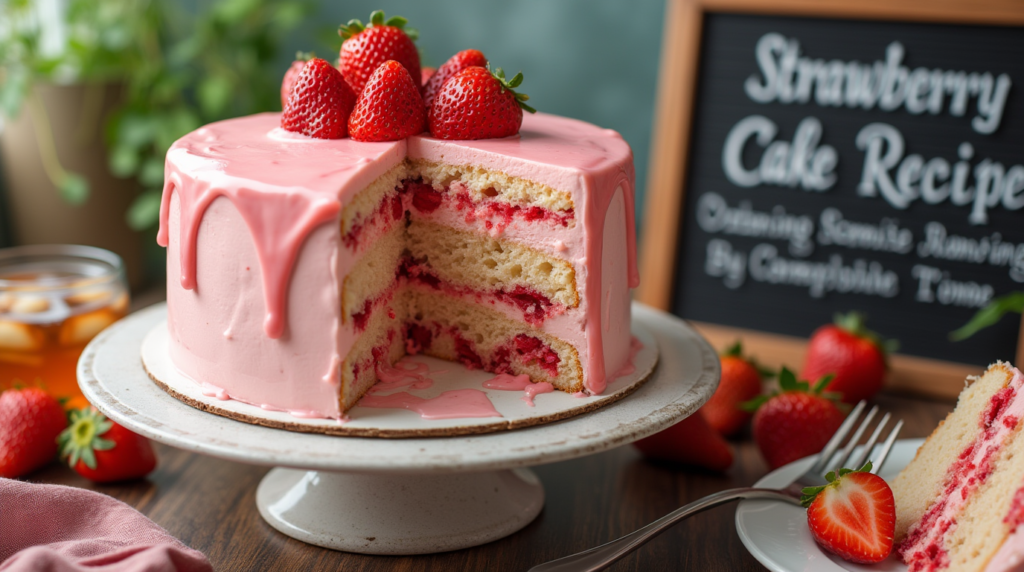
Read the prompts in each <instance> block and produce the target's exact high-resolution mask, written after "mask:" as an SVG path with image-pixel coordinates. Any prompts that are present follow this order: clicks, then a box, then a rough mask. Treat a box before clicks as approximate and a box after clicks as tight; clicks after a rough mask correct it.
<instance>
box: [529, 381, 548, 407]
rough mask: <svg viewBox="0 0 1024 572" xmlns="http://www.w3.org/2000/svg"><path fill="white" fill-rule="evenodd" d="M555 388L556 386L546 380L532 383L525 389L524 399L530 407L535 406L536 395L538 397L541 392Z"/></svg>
mask: <svg viewBox="0 0 1024 572" xmlns="http://www.w3.org/2000/svg"><path fill="white" fill-rule="evenodd" d="M554 390H555V386H553V385H551V384H550V383H548V382H546V381H540V382H537V383H533V384H530V385H528V386H527V387H526V389H524V390H523V401H525V402H526V404H527V405H529V406H530V407H533V398H534V397H537V396H538V395H540V394H541V393H551V392H552V391H554Z"/></svg>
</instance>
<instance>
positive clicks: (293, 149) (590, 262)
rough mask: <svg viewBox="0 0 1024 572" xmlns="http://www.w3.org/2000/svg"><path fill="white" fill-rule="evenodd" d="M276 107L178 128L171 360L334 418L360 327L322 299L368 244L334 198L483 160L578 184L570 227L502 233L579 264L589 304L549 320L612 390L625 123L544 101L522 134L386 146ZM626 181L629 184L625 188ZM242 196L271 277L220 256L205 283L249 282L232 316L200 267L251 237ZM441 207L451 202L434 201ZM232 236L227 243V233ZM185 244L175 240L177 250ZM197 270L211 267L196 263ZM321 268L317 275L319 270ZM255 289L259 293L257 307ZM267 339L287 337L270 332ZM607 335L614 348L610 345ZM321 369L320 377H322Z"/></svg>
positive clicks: (170, 173) (170, 170)
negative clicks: (313, 308) (352, 231)
mask: <svg viewBox="0 0 1024 572" xmlns="http://www.w3.org/2000/svg"><path fill="white" fill-rule="evenodd" d="M279 117H280V116H279V114H261V115H254V116H250V117H246V118H240V119H234V120H228V121H222V122H218V123H214V124H211V125H208V126H206V127H204V128H201V129H199V130H197V131H195V132H193V133H191V134H189V135H187V136H185V137H183V138H182V139H181V140H179V141H178V142H176V143H175V144H174V146H173V147H172V149H171V151H169V152H168V155H167V168H166V173H167V178H166V182H165V192H164V196H163V199H162V202H161V213H160V232H159V236H158V242H159V243H160V244H162V245H168V243H169V242H172V240H171V237H170V236H169V235H170V222H169V219H170V218H171V211H172V202H171V199H172V197H174V196H177V197H178V200H177V201H176V202H175V203H174V204H175V205H176V206H175V207H174V213H175V214H174V217H176V218H175V220H176V221H178V222H176V223H175V224H177V227H176V229H177V230H176V231H175V233H174V235H175V236H174V239H173V242H175V243H176V244H174V245H172V246H173V248H171V249H169V257H168V262H169V264H173V265H174V266H175V268H173V269H172V268H168V276H169V280H171V281H174V282H175V284H174V286H184V287H186V288H187V287H191V288H192V289H191V290H185V289H183V288H180V287H179V288H178V291H179V292H180V293H173V294H169V296H168V306H169V317H168V327H169V330H170V332H171V334H172V342H171V346H172V349H171V358H172V359H173V360H174V362H175V364H176V365H177V366H178V367H179V368H180V369H181V370H182V371H183V372H185V373H186V374H187V375H189V376H190V377H192V378H193V379H217V380H220V381H219V382H220V383H222V384H223V385H224V386H225V387H226V388H227V390H228V391H229V392H230V393H231V395H232V396H237V397H238V398H240V399H241V400H244V401H246V402H248V403H255V404H260V403H274V404H276V405H278V406H281V408H282V409H294V410H311V409H318V410H319V409H320V408H323V409H322V410H321V411H320V413H322V414H323V415H324V416H329V417H335V418H336V417H338V416H339V415H340V411H339V410H338V408H337V405H336V404H330V403H328V401H329V399H327V395H329V393H328V392H333V393H334V395H336V392H337V389H336V384H330V383H324V382H323V381H321V380H322V379H323V378H329V377H334V376H335V375H336V372H338V371H339V370H338V369H337V368H336V362H335V361H334V360H338V359H340V358H341V357H343V356H345V355H347V354H348V351H349V350H350V349H351V347H352V346H353V344H354V343H355V340H356V339H358V337H359V333H358V332H354V331H353V329H352V328H351V326H350V325H347V324H344V323H343V322H342V321H341V317H340V312H339V310H338V309H337V307H336V306H338V304H339V303H338V301H337V300H336V299H333V300H330V301H325V299H322V297H323V296H324V295H326V294H327V293H328V291H329V290H330V289H332V288H333V292H335V295H334V298H336V297H337V294H336V292H338V291H339V289H340V284H341V281H342V279H343V278H344V277H345V276H346V275H347V273H348V271H349V270H350V269H351V268H352V266H353V265H354V264H355V262H356V261H357V260H358V257H359V255H360V254H359V252H349V251H348V250H347V249H346V247H344V245H343V241H342V237H341V236H340V229H339V227H340V224H338V223H339V209H340V208H341V207H342V206H343V205H345V204H346V203H347V202H348V201H350V200H351V199H352V198H353V197H354V196H355V194H356V193H357V192H358V191H360V190H362V189H363V188H365V187H366V186H367V185H369V184H370V183H371V182H372V181H373V180H375V179H376V178H378V177H379V176H380V175H382V174H383V173H385V172H387V171H388V170H389V169H390V168H392V167H394V166H395V165H397V164H398V163H400V162H401V161H402V159H403V158H405V157H407V156H408V157H410V158H413V159H417V158H422V159H428V160H436V161H439V162H444V163H449V164H468V165H478V166H481V167H484V168H488V169H493V170H497V171H501V172H504V173H507V174H509V175H512V176H517V177H521V178H524V179H528V180H533V181H537V182H539V183H543V184H547V185H549V186H552V187H554V188H556V189H559V190H562V191H565V192H568V193H570V194H571V196H572V200H573V208H574V211H575V223H574V224H570V226H569V227H568V228H562V229H559V230H558V231H557V232H553V233H552V232H550V231H545V232H548V233H549V234H547V235H546V236H542V234H543V233H541V234H538V229H537V228H536V227H537V225H536V224H527V223H524V222H522V221H514V222H513V223H512V224H511V225H510V226H509V227H508V228H507V229H506V230H505V232H504V236H505V237H506V238H507V239H509V240H517V241H523V242H524V244H528V245H531V246H533V247H534V248H538V249H540V250H543V251H545V252H552V253H557V254H558V255H559V256H560V257H562V258H564V259H566V260H569V261H571V262H572V263H573V264H574V265H575V266H576V268H577V284H578V285H579V288H580V290H581V294H582V296H581V298H582V299H583V300H584V301H585V302H584V303H581V307H580V308H577V309H573V311H571V312H567V313H565V314H563V315H560V316H555V317H552V318H550V319H548V320H547V321H546V322H545V324H544V326H543V331H546V332H550V333H552V334H553V335H556V336H558V337H560V338H562V339H564V340H566V341H568V342H569V343H571V344H572V345H573V346H574V347H576V349H577V351H578V353H579V356H580V360H581V364H582V365H583V368H584V375H585V378H586V379H587V390H588V391H590V392H591V393H600V392H601V391H602V390H603V389H604V387H605V385H606V379H605V377H606V371H616V370H617V369H618V368H619V367H620V364H621V363H622V361H625V355H624V352H625V351H626V344H627V343H628V342H627V340H628V336H629V316H628V301H627V302H626V305H625V312H626V314H625V317H622V312H621V311H619V312H618V313H617V314H616V315H613V316H612V320H613V321H614V322H615V323H613V324H611V328H610V331H608V332H605V331H604V330H605V328H604V327H602V326H603V324H602V320H603V318H604V316H603V312H602V311H601V306H602V301H603V300H604V296H603V288H604V286H603V284H604V281H603V280H602V271H601V267H602V262H603V261H604V260H607V258H603V257H602V253H604V252H611V254H610V256H611V258H612V259H615V258H616V257H618V258H621V259H622V260H623V261H625V267H624V268H622V269H621V270H616V271H614V272H608V274H609V275H614V276H621V277H622V280H623V283H627V282H628V284H629V286H630V287H632V286H635V285H636V284H637V282H638V273H637V271H636V257H635V228H634V224H633V223H634V220H633V219H634V208H633V192H632V188H633V178H634V174H633V167H632V154H631V152H630V150H629V147H628V145H627V144H626V143H625V142H624V141H623V140H622V138H621V137H620V136H618V134H616V133H614V132H611V131H607V130H602V129H599V128H597V127H595V126H593V125H589V124H586V123H583V122H580V121H576V120H571V119H566V118H560V117H555V116H550V115H545V114H537V115H531V116H527V117H526V118H524V123H523V129H522V132H521V133H520V134H519V135H518V136H515V137H510V138H506V139H495V140H483V141H458V142H456V141H439V140H435V139H432V138H430V137H424V136H415V137H412V138H410V139H408V140H406V141H397V142H391V143H359V142H355V141H352V140H351V139H341V140H314V139H310V138H306V137H303V136H299V135H295V134H290V133H287V132H282V131H281V130H280V129H278V128H277V125H279ZM620 187H621V188H622V192H621V193H617V192H616V191H617V190H618V189H619V188H620ZM272 195H273V196H272ZM618 195H622V197H623V198H622V200H621V201H619V202H622V203H623V204H622V206H621V207H616V208H618V209H620V210H621V211H622V216H620V215H618V214H617V213H616V216H615V217H611V218H612V219H614V218H616V217H617V218H620V219H623V220H620V221H617V222H618V224H620V225H623V227H624V228H625V230H624V231H623V233H622V239H621V240H619V241H618V244H615V243H614V242H613V243H611V246H610V247H609V243H608V242H605V243H604V244H602V241H601V237H602V234H603V229H604V223H605V214H606V212H608V211H610V210H611V209H610V207H609V205H610V204H611V203H612V202H613V199H614V200H618V199H616V197H617V196H618ZM221 197H223V198H225V199H226V200H227V201H229V204H230V206H229V207H222V206H219V205H221V201H219V200H217V199H218V198H221ZM267 197H270V198H267ZM225 204H228V203H225ZM211 206H214V207H216V208H213V209H209V210H210V211H211V212H213V211H216V212H217V217H216V218H215V219H212V220H208V221H207V224H204V223H203V218H204V213H206V212H207V210H208V208H209V207H211ZM231 206H233V208H234V210H235V211H237V217H239V218H240V223H242V224H244V226H245V228H246V229H247V230H248V233H249V234H250V237H249V238H250V241H251V244H252V246H253V248H254V250H255V254H254V257H255V262H256V264H253V265H252V268H253V270H254V271H259V272H260V274H261V275H260V277H259V280H258V282H257V284H256V285H255V286H248V284H246V283H245V282H244V277H240V276H238V275H236V274H233V273H231V272H229V271H228V270H229V268H228V267H227V266H223V265H222V266H223V267H224V270H223V271H214V272H213V273H214V274H216V276H215V277H214V278H216V279H215V280H211V281H208V282H207V283H206V286H205V288H206V290H205V291H207V292H209V293H211V296H218V297H223V296H224V295H225V292H228V291H230V290H225V289H226V288H231V287H233V286H234V285H235V283H236V282H238V281H239V280H242V282H239V284H240V285H242V286H245V288H246V289H245V290H244V291H239V292H238V294H237V296H238V298H237V300H236V304H235V310H236V312H235V314H232V313H231V312H229V311H228V309H227V308H223V307H222V306H223V305H222V304H219V302H218V301H219V300H221V298H213V297H210V296H208V297H207V298H206V299H204V298H203V297H202V295H201V292H203V291H204V276H207V275H208V274H210V273H211V268H214V265H216V264H218V262H216V260H218V257H220V259H224V260H229V259H231V258H233V257H235V256H236V253H237V252H239V250H238V249H239V248H242V249H244V248H245V246H244V244H243V243H242V242H241V241H242V240H243V239H242V238H239V237H242V232H244V231H242V232H240V231H239V230H238V225H237V224H236V223H235V222H233V220H229V219H232V217H235V216H236V215H233V214H232V213H231V212H229V210H231ZM282 215H283V216H282ZM431 216H445V215H444V213H443V212H442V211H441V210H438V211H436V212H435V213H434V215H431ZM609 216H611V215H609ZM207 218H209V217H207ZM225 221H227V222H229V223H230V224H229V225H228V226H226V227H225V226H222V225H224V224H225ZM548 226H550V225H548ZM544 228H547V227H546V226H545V227H544ZM228 229H230V233H231V235H230V236H229V237H225V236H224V235H221V237H217V232H222V233H224V232H229V230H228ZM207 233H212V234H207ZM197 236H200V237H209V236H213V237H214V239H215V240H214V241H212V242H211V241H210V240H209V238H202V241H203V242H202V245H201V247H200V249H199V251H198V252H197V250H196V249H197ZM308 237H309V238H308ZM222 238H227V239H228V240H227V241H226V242H223V243H221V240H222ZM555 239H557V240H558V241H559V243H560V244H558V245H557V248H556V247H553V246H552V241H553V240H555ZM309 241H313V242H312V243H310V242H309ZM304 243H305V244H307V246H306V247H303V244H304ZM175 249H177V250H180V253H179V254H175V256H173V257H171V256H170V254H171V251H172V250H175ZM177 250H175V252H177ZM296 258H298V260H296ZM203 260H206V261H207V262H206V263H203ZM246 260H248V258H246ZM327 264H329V265H330V267H331V268H332V269H333V270H332V272H333V276H334V280H335V281H336V283H335V284H333V285H331V284H327V283H326V282H325V281H324V280H323V277H322V276H323V274H322V273H321V272H319V271H318V270H317V269H318V268H324V267H325V265H327ZM198 267H202V268H204V270H203V271H202V272H198V271H197V268H198ZM246 269H248V268H246ZM172 270H173V271H172ZM293 273H295V274H296V275H299V274H303V276H304V277H305V278H304V279H303V280H302V281H301V287H300V288H299V289H298V290H297V291H296V292H293V293H291V294H289V291H290V290H294V289H295V288H296V283H295V281H294V280H292V279H291V275H292V274H293ZM627 275H628V276H627ZM311 277H314V278H315V280H316V281H313V282H310V281H309V279H310V278H311ZM177 282H180V284H178V283H177ZM259 284H262V286H263V287H262V289H260V288H259ZM186 292H188V293H189V295H185V294H184V293H186ZM256 292H261V295H262V308H261V304H260V299H259V297H258V296H256ZM311 294H313V295H315V296H317V302H316V304H317V307H322V308H323V310H322V311H321V312H320V314H321V315H320V316H316V315H314V314H313V313H312V312H310V311H307V310H305V309H304V307H303V305H304V304H305V305H307V306H308V304H309V301H310V298H309V296H310V295H311ZM625 299H626V298H625V296H623V300H625ZM588 302H589V305H588ZM289 307H290V310H287V308H289ZM297 308H299V309H301V310H302V313H304V314H305V316H304V317H303V327H302V328H297V329H291V330H290V329H289V328H288V319H289V318H288V316H287V315H286V311H288V312H292V313H294V312H297V311H299V310H297ZM259 312H264V313H265V314H264V316H263V318H264V319H263V323H262V324H261V329H262V330H263V332H264V334H263V335H264V336H265V340H264V341H263V342H257V341H256V339H255V337H254V331H253V330H252V329H251V326H250V321H251V320H250V318H249V317H250V316H253V315H254V313H256V314H257V315H258V313H259ZM620 320H624V321H623V322H622V323H619V321H620ZM314 322H315V325H316V329H317V331H319V332H323V333H321V334H319V335H320V336H321V338H322V339H323V340H324V341H325V342H328V343H330V344H332V345H333V349H332V350H331V351H326V349H325V348H324V345H326V344H325V343H323V342H316V341H315V338H310V336H309V335H305V334H302V335H299V334H298V332H299V330H306V329H308V328H310V327H312V326H313V325H314ZM207 324H217V326H218V330H217V332H216V334H217V335H216V338H217V339H213V338H212V336H210V335H207V333H206V332H205V330H206V329H208V328H209V327H210V326H209V325H207ZM225 326H228V328H229V329H227V330H225V329H224V328H225ZM223 331H229V332H230V333H231V336H230V339H229V338H225V337H224V336H223V335H222V334H221V333H222V332H223ZM273 335H278V336H280V337H279V338H272V337H271V336H273ZM603 338H607V340H603ZM269 341H274V342H276V345H275V344H271V343H266V342H269ZM311 341H313V343H311ZM609 347H611V348H616V349H615V350H614V351H610V352H606V348H609ZM619 356H621V358H620V357H619ZM225 358H227V359H225ZM282 374H284V376H283V377H282ZM325 374H326V375H325ZM307 379H308V380H309V382H307V381H306V380H307ZM313 381H316V382H317V384H316V385H318V386H320V387H323V388H324V389H323V390H321V389H317V388H315V387H314V384H313Z"/></svg>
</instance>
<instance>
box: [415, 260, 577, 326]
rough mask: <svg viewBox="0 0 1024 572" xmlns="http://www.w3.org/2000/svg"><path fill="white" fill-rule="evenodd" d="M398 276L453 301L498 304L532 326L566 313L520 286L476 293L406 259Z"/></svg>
mask: <svg viewBox="0 0 1024 572" xmlns="http://www.w3.org/2000/svg"><path fill="white" fill-rule="evenodd" d="M399 274H400V275H402V276H404V277H405V278H406V279H408V280H409V281H411V282H418V283H420V284H424V285H426V286H429V287H430V288H432V289H434V290H439V291H441V292H444V293H445V294H447V295H449V296H452V297H455V298H463V297H467V298H471V299H475V300H476V301H477V302H478V303H490V304H491V305H495V304H497V303H502V304H504V305H506V306H509V307H512V308H515V309H516V310H518V312H521V313H522V318H523V321H525V322H526V323H528V324H530V325H533V326H540V325H541V324H543V323H544V320H547V319H548V318H551V317H554V316H558V315H560V314H564V313H565V312H566V310H567V308H566V306H565V304H561V303H559V302H555V301H553V300H551V299H550V298H548V297H547V296H545V295H544V294H542V293H540V292H538V291H537V290H535V289H533V288H530V287H528V286H523V285H520V284H516V285H515V286H513V287H512V288H511V289H510V290H506V289H502V288H497V289H494V290H478V289H476V288H469V287H466V286H456V285H454V284H451V283H448V282H445V281H444V280H441V279H440V278H438V277H437V275H436V274H434V273H433V271H432V270H431V268H430V267H429V266H427V265H425V264H423V263H421V262H418V261H416V260H413V259H411V258H406V259H405V260H404V261H403V262H402V266H401V268H400V269H399Z"/></svg>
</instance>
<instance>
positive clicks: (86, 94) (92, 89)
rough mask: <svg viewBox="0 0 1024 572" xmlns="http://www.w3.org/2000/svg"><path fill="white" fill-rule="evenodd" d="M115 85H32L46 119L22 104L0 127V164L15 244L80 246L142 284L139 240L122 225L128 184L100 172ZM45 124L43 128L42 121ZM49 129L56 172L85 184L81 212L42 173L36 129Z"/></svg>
mask: <svg viewBox="0 0 1024 572" xmlns="http://www.w3.org/2000/svg"><path fill="white" fill-rule="evenodd" d="M120 94H121V87H120V86H119V85H113V84H106V85H69V86H56V85H37V86H35V87H34V88H33V91H32V93H31V94H30V95H29V97H33V98H38V99H37V100H36V101H38V102H40V103H42V105H43V107H44V108H45V109H46V114H47V117H46V118H42V121H40V118H39V117H37V113H35V112H34V111H33V109H34V108H38V106H34V105H32V104H31V103H30V102H29V101H26V102H25V103H24V105H23V106H22V110H21V113H20V114H19V116H18V117H17V118H16V119H14V120H12V121H9V122H7V123H6V124H5V127H4V130H3V134H2V136H0V157H2V159H3V174H4V177H5V179H6V181H5V182H6V189H7V195H8V196H7V205H8V212H9V214H10V219H11V220H10V222H11V230H12V238H13V240H14V243H15V244H19V245H22V244H58V243H59V244H86V245H90V246H98V247H100V248H105V249H107V250H111V251H113V252H116V253H117V254H118V255H120V256H121V259H122V260H124V262H125V269H126V272H127V277H128V281H129V283H130V284H131V285H132V287H138V286H139V285H140V283H141V282H142V278H143V272H142V270H143V268H142V237H141V235H140V234H139V233H137V232H135V231H133V230H132V229H130V228H129V227H128V225H127V223H126V222H125V212H126V211H127V210H128V206H129V205H130V204H131V202H132V199H134V198H135V196H136V195H137V194H138V192H139V191H138V183H137V182H136V181H135V180H134V179H118V178H116V177H114V176H113V175H112V174H111V173H110V171H109V170H108V168H107V164H108V163H107V147H106V144H105V143H104V140H103V128H104V123H105V120H106V117H107V116H108V114H109V113H110V112H111V111H112V110H113V109H114V107H115V106H116V104H117V102H118V100H119V99H120ZM47 119H48V121H47ZM47 125H49V127H50V129H51V132H52V136H53V144H54V147H55V149H56V154H57V157H58V158H59V160H60V164H61V165H62V166H63V167H64V169H65V170H67V171H70V172H74V173H77V174H79V175H81V176H83V177H85V178H86V179H87V180H88V181H89V190H90V193H89V197H88V199H87V200H86V201H85V203H83V204H81V205H72V204H69V203H68V202H66V201H65V200H64V199H63V198H61V196H60V194H59V193H58V191H57V188H56V187H55V186H54V184H53V183H52V182H51V181H50V179H49V178H48V177H47V174H46V171H45V170H44V168H43V159H42V154H41V153H40V145H39V140H38V139H37V136H36V135H37V133H38V131H37V129H38V128H41V127H45V126H47Z"/></svg>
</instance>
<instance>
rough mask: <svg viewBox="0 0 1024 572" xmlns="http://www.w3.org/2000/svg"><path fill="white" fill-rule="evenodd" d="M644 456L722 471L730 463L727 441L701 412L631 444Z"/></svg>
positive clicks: (730, 453) (730, 456)
mask: <svg viewBox="0 0 1024 572" xmlns="http://www.w3.org/2000/svg"><path fill="white" fill-rule="evenodd" d="M633 446H634V447H636V448H637V449H639V450H640V452H641V453H643V454H644V456H645V457H648V458H651V459H657V460H661V461H670V462H673V463H681V464H684V465H693V466H697V467H704V468H706V469H711V470H713V471H724V470H726V469H728V468H729V467H730V466H732V451H731V450H730V449H729V444H728V443H726V442H725V440H724V439H722V436H721V435H719V434H718V433H716V432H715V431H714V430H713V429H712V428H711V427H710V426H708V423H707V421H705V420H704V416H703V415H701V413H700V411H696V412H694V413H693V415H690V416H689V417H687V418H686V419H683V420H682V421H680V422H679V423H676V424H675V425H673V426H671V427H669V428H668V429H665V430H664V431H661V432H660V433H655V434H654V435H651V436H650V437H644V438H643V439H640V440H639V441H636V442H635V443H633Z"/></svg>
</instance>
